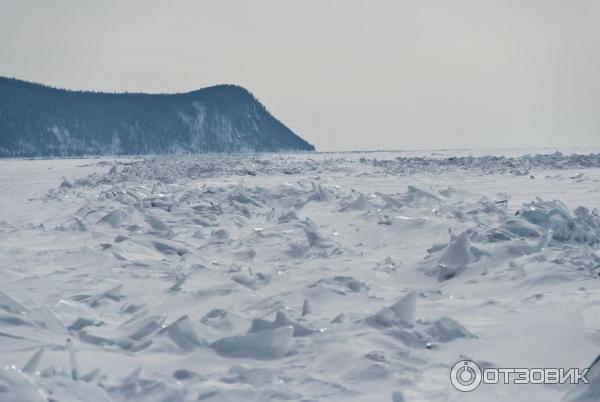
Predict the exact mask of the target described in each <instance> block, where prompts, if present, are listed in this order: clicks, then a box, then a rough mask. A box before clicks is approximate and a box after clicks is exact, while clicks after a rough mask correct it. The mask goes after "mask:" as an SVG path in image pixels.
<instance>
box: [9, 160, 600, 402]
mask: <svg viewBox="0 0 600 402" xmlns="http://www.w3.org/2000/svg"><path fill="white" fill-rule="evenodd" d="M594 151H595V150H581V149H580V150H563V153H559V152H554V151H553V150H552V151H548V150H510V151H477V152H474V151H436V152H433V151H428V152H416V151H415V152H391V151H390V152H355V153H298V154H264V155H229V156H226V155H205V156H160V157H145V158H141V157H140V158H116V159H115V158H104V159H54V160H0V366H1V368H0V401H2V402H4V401H7V402H8V401H11V402H18V401H60V402H72V401H164V402H167V401H169V402H176V401H211V402H213V401H220V402H225V401H227V402H229V401H242V400H243V401H256V402H264V401H340V402H341V401H344V402H345V401H393V402H401V401H405V402H412V401H554V400H557V401H558V400H564V401H569V402H584V401H585V402H592V401H598V400H600V364H596V365H594V366H593V367H591V370H590V372H589V374H588V378H589V380H590V381H591V384H589V385H578V386H573V385H567V384H563V385H561V384H557V385H550V384H545V385H543V384H537V385H534V384H528V385H517V384H509V385H504V384H498V385H491V384H482V385H481V386H480V387H478V388H477V389H476V390H475V391H473V392H469V393H463V392H460V391H458V390H456V389H455V388H453V386H452V385H451V383H450V380H449V373H450V369H451V367H452V366H453V365H454V364H455V363H456V362H458V361H460V360H463V359H469V360H472V361H474V362H477V363H478V364H479V365H480V366H481V367H514V368H519V367H529V368H535V367H541V368H550V367H557V368H571V367H573V368H585V367H590V365H592V363H593V362H594V360H595V358H596V357H597V356H598V354H599V351H600V285H599V284H600V282H599V280H598V277H599V275H600V210H599V208H600V154H598V153H590V152H594Z"/></svg>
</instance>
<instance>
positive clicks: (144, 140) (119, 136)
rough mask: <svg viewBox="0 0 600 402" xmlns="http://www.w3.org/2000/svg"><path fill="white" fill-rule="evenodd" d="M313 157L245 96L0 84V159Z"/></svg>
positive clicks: (229, 88) (229, 91) (226, 90)
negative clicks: (260, 154)
mask: <svg viewBox="0 0 600 402" xmlns="http://www.w3.org/2000/svg"><path fill="white" fill-rule="evenodd" d="M289 150H306V151H311V150H314V147H313V146H312V145H311V144H309V143H308V142H306V141H304V140H303V139H302V138H300V137H299V136H297V135H296V134H294V133H293V132H292V131H291V130H290V129H288V128H287V127H286V126H285V125H283V124H282V123H281V122H280V121H279V120H277V119H276V118H274V117H273V116H272V115H271V114H270V113H269V112H268V111H267V109H266V108H265V107H264V106H263V105H262V104H261V103H260V102H259V101H258V100H257V99H256V98H255V97H254V96H253V95H252V94H251V93H250V92H248V91H247V90H245V89H244V88H241V87H239V86H235V85H218V86H214V87H210V88H204V89H200V90H197V91H193V92H188V93H181V94H141V93H120V94H114V93H101V92H83V91H68V90H63V89H56V88H51V87H47V86H44V85H39V84H33V83H29V82H25V81H21V80H16V79H11V78H2V77H0V157H15V156H22V157H37V156H41V157H43V156H79V155H105V154H114V155H119V154H120V155H124V154H126V155H132V154H165V153H178V152H191V153H204V152H271V151H289Z"/></svg>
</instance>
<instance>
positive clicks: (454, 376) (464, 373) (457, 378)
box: [450, 360, 481, 392]
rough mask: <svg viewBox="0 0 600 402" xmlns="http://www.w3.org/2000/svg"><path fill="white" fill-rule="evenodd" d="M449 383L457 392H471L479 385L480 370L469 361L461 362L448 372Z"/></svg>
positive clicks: (475, 364)
mask: <svg viewBox="0 0 600 402" xmlns="http://www.w3.org/2000/svg"><path fill="white" fill-rule="evenodd" d="M450 382H451V383H452V385H453V386H454V388H456V389H457V390H459V391H462V392H471V391H473V390H475V388H477V387H478V386H479V384H481V369H480V368H479V366H478V365H477V363H475V362H473V361H471V360H461V361H459V362H458V363H456V364H455V365H454V366H453V367H452V370H450Z"/></svg>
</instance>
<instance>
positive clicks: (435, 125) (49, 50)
mask: <svg viewBox="0 0 600 402" xmlns="http://www.w3.org/2000/svg"><path fill="white" fill-rule="evenodd" d="M0 75H4V76H11V77H16V78H21V79H25V80H33V81H38V82H42V83H46V84H50V85H54V86H59V87H64V88H72V89H93V90H101V91H124V90H128V91H144V92H147V91H149V92H176V91H189V90H194V89H198V88H201V87H205V86H210V85H214V84H219V83H235V84H239V85H242V86H244V87H246V88H247V89H249V90H250V91H251V92H253V93H254V94H255V95H256V96H257V97H258V98H259V99H260V100H261V101H262V102H263V103H264V104H265V105H266V106H267V108H268V109H269V110H270V111H271V112H272V113H273V114H274V115H275V116H276V117H278V118H279V119H281V120H282V121H283V122H284V123H285V124H286V125H288V126H289V127H290V128H291V129H292V130H294V131H295V132H296V133H298V134H299V135H300V136H302V137H304V138H305V139H307V140H308V141H310V142H311V143H314V144H315V145H316V146H317V149H318V150H324V151H325V150H355V149H424V148H435V149H438V148H490V147H517V146H520V147H523V146H527V147H530V146H549V147H564V146H586V145H590V146H596V147H597V146H600V1H597V0H560V1H559V0H535V1H534V0H470V1H467V0H464V1H453V0H414V1H402V0H390V1H383V0H382V1H377V0H371V1H357V0H338V1H328V0H297V1H287V0H264V1H263V0H254V1H251V0H240V1H232V0H214V1H201V0H193V1H192V0H190V1H155V0H143V1H141V0H140V1H128V0H114V1H113V0H111V1H100V0H97V1H81V0H73V1H60V0H40V1H30V0H14V1H7V0H0Z"/></svg>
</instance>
